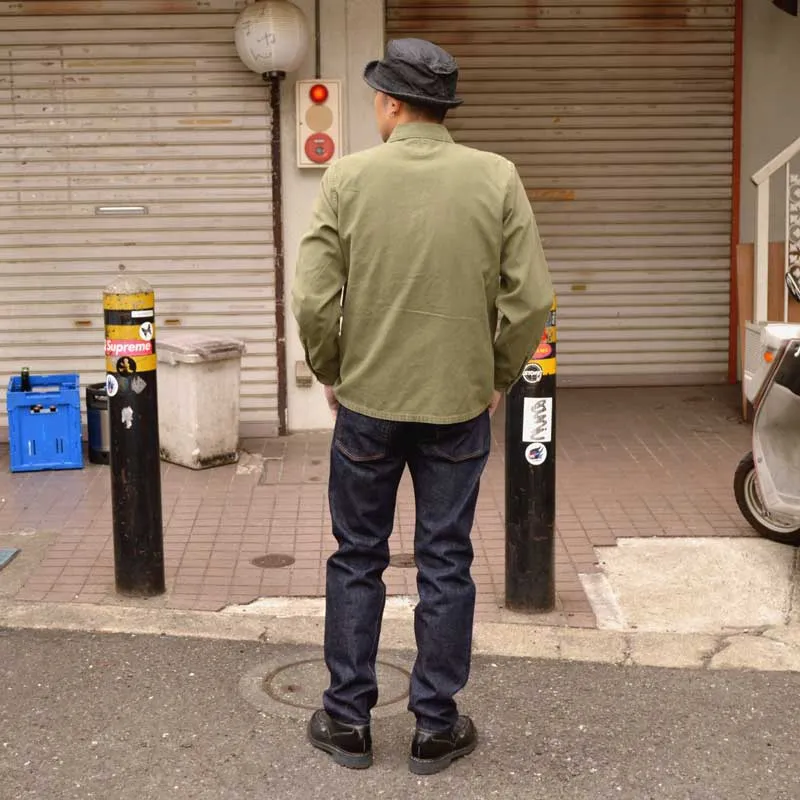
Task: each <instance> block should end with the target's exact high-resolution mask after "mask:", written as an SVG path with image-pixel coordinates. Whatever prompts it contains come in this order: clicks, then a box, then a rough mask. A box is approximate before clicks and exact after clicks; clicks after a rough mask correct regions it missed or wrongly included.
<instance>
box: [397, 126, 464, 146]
mask: <svg viewBox="0 0 800 800" xmlns="http://www.w3.org/2000/svg"><path fill="white" fill-rule="evenodd" d="M405 139H432V140H433V141H434V142H452V141H453V137H452V136H450V132H449V131H448V130H447V128H445V126H444V125H437V124H436V123H434V122H406V123H404V124H402V125H398V126H397V127H396V128H395V129H394V131H393V132H392V135H391V136H390V137H389V141H390V142H402V141H403V140H405Z"/></svg>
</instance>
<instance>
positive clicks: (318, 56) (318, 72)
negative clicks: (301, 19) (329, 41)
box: [314, 0, 322, 80]
mask: <svg viewBox="0 0 800 800" xmlns="http://www.w3.org/2000/svg"><path fill="white" fill-rule="evenodd" d="M319 6H320V0H314V77H315V78H316V79H317V80H319V79H320V78H321V77H322V42H321V39H322V36H321V33H320V16H321V15H320V10H319Z"/></svg>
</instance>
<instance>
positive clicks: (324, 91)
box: [308, 83, 328, 104]
mask: <svg viewBox="0 0 800 800" xmlns="http://www.w3.org/2000/svg"><path fill="white" fill-rule="evenodd" d="M308 96H309V97H310V98H311V102H312V103H317V104H319V103H324V102H325V101H326V100H327V99H328V87H327V86H324V85H323V84H321V83H315V84H314V85H313V86H312V87H311V88H310V89H309V90H308Z"/></svg>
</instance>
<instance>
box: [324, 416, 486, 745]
mask: <svg viewBox="0 0 800 800" xmlns="http://www.w3.org/2000/svg"><path fill="white" fill-rule="evenodd" d="M490 443H491V428H490V421H489V414H488V413H484V414H481V416H479V417H477V418H476V419H474V420H470V421H469V422H463V423H458V424H455V425H425V424H419V423H412V422H390V421H387V420H380V419H374V418H372V417H366V416H363V415H361V414H357V413H355V412H354V411H350V410H348V409H346V408H344V407H341V408H340V409H339V414H338V417H337V419H336V428H335V430H334V436H333V445H332V448H331V474H330V483H329V490H328V493H329V500H330V508H331V518H332V522H333V533H334V536H335V537H336V540H337V542H338V543H339V548H338V550H337V551H336V553H335V554H334V555H332V556H331V557H330V559H328V570H327V591H326V617H325V661H326V663H327V665H328V669H329V671H330V674H331V683H330V687H329V688H328V690H327V691H326V692H325V695H324V706H325V710H326V711H327V712H328V713H329V714H330V715H331V716H332V717H334V718H335V719H337V720H339V721H341V722H347V723H351V724H356V725H360V724H365V723H368V722H369V719H370V711H371V710H372V708H373V706H374V705H375V703H376V702H377V700H378V686H377V681H376V676H375V659H376V656H377V651H378V639H379V637H380V630H381V620H382V617H383V608H384V603H385V600H386V587H385V585H384V583H383V577H382V576H383V571H384V570H385V569H386V567H387V565H388V564H389V535H390V534H391V532H392V523H393V521H394V514H395V505H396V500H397V488H398V484H399V483H400V478H401V476H402V474H403V470H404V469H405V467H406V465H407V466H408V468H409V471H410V473H411V478H412V481H413V484H414V494H415V498H416V512H417V513H416V518H417V521H416V531H415V534H414V552H415V556H416V562H417V588H418V591H419V604H418V605H417V607H416V610H415V614H414V631H415V634H416V639H417V660H416V663H415V665H414V669H413V672H412V675H411V687H410V699H409V706H408V707H409V710H410V711H412V712H413V713H414V714H415V715H416V717H417V723H418V725H419V726H420V727H422V728H425V729H426V730H430V731H439V730H444V729H446V728H449V727H450V726H451V725H453V724H454V723H455V722H456V720H457V718H458V712H457V710H456V703H455V701H454V700H453V696H454V695H455V694H456V692H458V691H459V690H460V689H462V688H463V687H464V685H465V684H466V682H467V678H468V677H469V667H470V655H471V649H472V622H473V616H474V612H475V584H474V583H473V582H472V578H471V576H470V566H471V565H472V556H473V553H472V543H471V541H470V532H471V530H472V523H473V519H474V517H475V504H476V502H477V499H478V487H479V484H480V477H481V473H482V472H483V469H484V467H485V466H486V460H487V458H488V455H489V448H490Z"/></svg>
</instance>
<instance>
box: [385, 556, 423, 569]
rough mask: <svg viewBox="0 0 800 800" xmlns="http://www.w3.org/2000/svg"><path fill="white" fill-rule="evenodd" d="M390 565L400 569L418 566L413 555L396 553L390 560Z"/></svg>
mask: <svg viewBox="0 0 800 800" xmlns="http://www.w3.org/2000/svg"><path fill="white" fill-rule="evenodd" d="M389 565H390V566H392V567H399V568H400V569H412V568H413V567H416V566H417V561H416V559H415V558H414V554H413V553H396V554H395V555H393V556H392V557H391V558H390V559H389Z"/></svg>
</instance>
